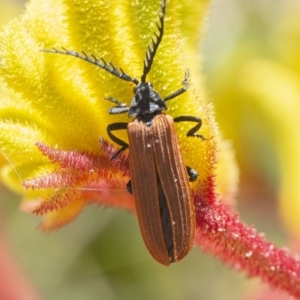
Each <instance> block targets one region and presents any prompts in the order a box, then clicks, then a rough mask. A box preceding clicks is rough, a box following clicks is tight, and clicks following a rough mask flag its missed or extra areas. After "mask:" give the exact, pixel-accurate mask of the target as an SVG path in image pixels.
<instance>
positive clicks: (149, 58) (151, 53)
mask: <svg viewBox="0 0 300 300" xmlns="http://www.w3.org/2000/svg"><path fill="white" fill-rule="evenodd" d="M165 14H166V0H163V2H162V4H161V13H159V14H158V17H159V22H160V24H158V23H156V26H157V29H158V32H159V34H157V33H156V32H154V34H155V36H156V41H155V40H154V38H152V43H150V44H149V45H148V49H147V51H146V58H145V59H144V71H143V75H142V76H141V82H146V76H147V74H148V73H149V71H150V70H151V66H152V63H153V60H154V57H155V54H156V51H157V48H158V46H159V44H160V42H161V40H162V37H163V34H164V18H165ZM151 48H152V49H151Z"/></svg>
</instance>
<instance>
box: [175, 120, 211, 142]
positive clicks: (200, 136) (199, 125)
mask: <svg viewBox="0 0 300 300" xmlns="http://www.w3.org/2000/svg"><path fill="white" fill-rule="evenodd" d="M173 120H174V122H185V121H187V122H197V123H198V124H196V125H195V126H194V127H193V128H191V129H190V130H189V131H188V132H187V134H186V136H193V137H198V138H200V139H202V140H203V141H205V140H206V138H205V137H204V136H203V135H202V134H196V132H197V131H198V130H199V129H200V127H201V125H202V120H201V119H200V118H198V117H193V116H180V117H176V118H174V119H173Z"/></svg>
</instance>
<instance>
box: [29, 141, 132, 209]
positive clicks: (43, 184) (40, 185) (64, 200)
mask: <svg viewBox="0 0 300 300" xmlns="http://www.w3.org/2000/svg"><path fill="white" fill-rule="evenodd" d="M36 145H37V147H38V148H39V150H40V151H41V152H42V153H43V154H44V155H46V156H47V157H48V158H49V159H50V160H51V161H52V162H53V163H56V164H57V167H56V168H55V170H54V171H53V172H51V173H49V174H46V175H44V176H40V177H36V178H34V179H31V180H30V179H29V180H25V181H24V182H23V185H24V187H26V188H32V189H53V192H52V194H51V196H50V197H49V198H48V199H46V200H45V201H43V202H42V203H41V204H40V205H39V206H38V207H37V208H36V209H35V210H34V213H36V214H39V215H43V214H46V213H49V212H52V211H53V210H57V209H60V208H64V207H66V206H67V205H68V204H70V203H72V202H73V201H75V200H76V199H79V198H80V197H81V195H82V193H83V192H84V191H85V190H88V189H89V188H90V187H91V186H92V187H94V188H95V187H97V188H98V191H99V193H98V197H99V198H101V197H100V196H101V192H102V194H103V193H106V191H108V190H111V189H117V188H120V187H122V188H124V186H125V183H124V181H127V180H128V176H129V171H128V157H127V155H126V154H124V153H122V154H121V155H120V156H119V157H118V158H117V159H115V161H114V162H113V163H112V162H111V161H110V157H111V155H110V154H113V153H114V152H115V151H116V150H115V149H114V148H113V147H112V146H111V145H110V144H108V143H107V142H105V141H101V147H102V150H103V152H104V153H105V155H103V154H102V155H100V154H89V153H79V152H78V151H76V150H75V151H65V150H57V149H54V148H51V147H49V146H47V145H44V144H42V143H37V144H36ZM122 178H123V180H122ZM100 188H101V189H100ZM103 191H104V192H103ZM104 202H105V201H104Z"/></svg>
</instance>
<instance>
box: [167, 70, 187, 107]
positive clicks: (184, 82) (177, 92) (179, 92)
mask: <svg viewBox="0 0 300 300" xmlns="http://www.w3.org/2000/svg"><path fill="white" fill-rule="evenodd" d="M189 75H190V71H189V70H187V71H186V72H185V76H184V79H183V81H182V82H181V83H182V84H183V85H184V87H183V88H181V89H179V90H177V91H175V92H173V93H172V94H171V95H169V96H167V97H166V98H165V99H164V101H165V102H166V101H168V100H170V99H173V98H175V97H177V96H179V95H181V94H183V93H184V92H185V91H186V90H187V89H188V88H189V83H188V78H189Z"/></svg>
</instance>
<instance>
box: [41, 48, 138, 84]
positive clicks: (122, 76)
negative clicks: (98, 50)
mask: <svg viewBox="0 0 300 300" xmlns="http://www.w3.org/2000/svg"><path fill="white" fill-rule="evenodd" d="M41 51H43V52H49V53H57V54H65V55H70V56H74V57H78V58H80V59H82V60H85V61H87V62H89V63H92V64H94V65H96V66H97V67H100V68H101V69H104V70H105V71H107V72H109V73H110V74H112V75H114V76H116V77H118V78H120V79H123V80H125V81H131V82H133V83H135V84H139V81H138V80H137V79H135V78H132V77H131V76H129V75H128V74H126V73H125V72H124V71H123V70H122V69H121V68H119V70H118V69H117V68H116V67H115V66H114V65H113V64H112V63H111V62H110V63H107V62H106V61H105V60H104V59H103V58H102V57H101V58H100V60H98V58H97V57H96V56H95V55H94V54H91V56H88V55H87V54H86V53H85V52H84V51H82V52H81V53H79V52H76V51H72V50H68V49H66V48H64V47H62V50H59V49H57V48H52V49H41Z"/></svg>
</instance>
